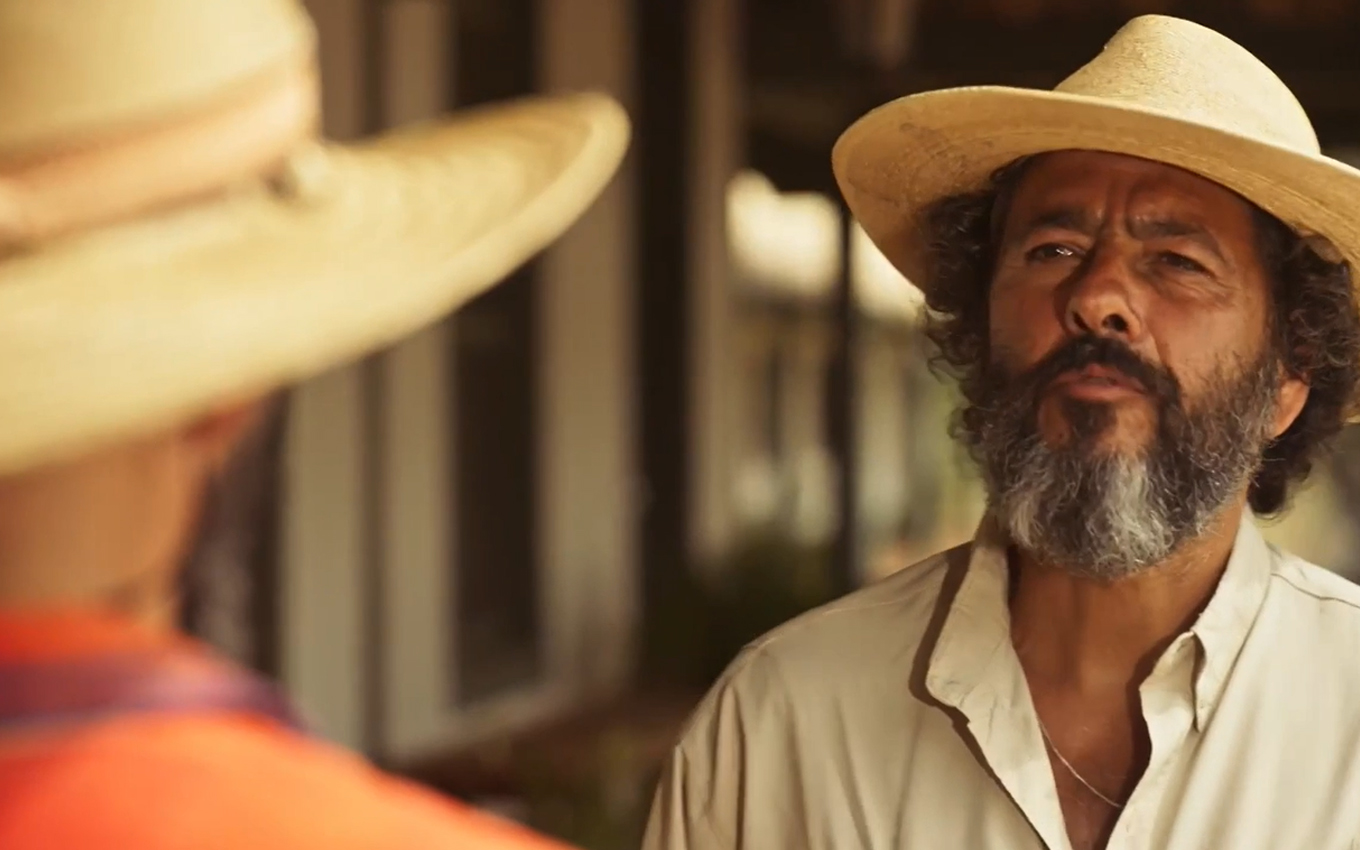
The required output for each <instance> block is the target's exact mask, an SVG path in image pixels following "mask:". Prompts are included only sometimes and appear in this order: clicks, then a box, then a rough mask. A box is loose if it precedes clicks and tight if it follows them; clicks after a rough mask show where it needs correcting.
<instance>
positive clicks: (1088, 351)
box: [1016, 336, 1181, 405]
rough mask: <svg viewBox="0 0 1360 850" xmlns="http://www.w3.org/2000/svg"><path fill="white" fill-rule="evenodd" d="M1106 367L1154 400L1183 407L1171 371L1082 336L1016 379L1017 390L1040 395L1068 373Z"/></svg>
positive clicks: (1111, 342)
mask: <svg viewBox="0 0 1360 850" xmlns="http://www.w3.org/2000/svg"><path fill="white" fill-rule="evenodd" d="M1087 366H1103V367H1105V368H1108V369H1114V370H1116V371H1119V372H1122V373H1123V374H1124V375H1125V376H1126V377H1128V378H1131V379H1132V380H1134V381H1137V382H1138V383H1139V384H1141V385H1142V387H1143V389H1144V390H1146V391H1147V392H1148V394H1150V395H1151V396H1152V397H1153V398H1156V399H1159V400H1161V401H1163V402H1165V403H1168V404H1171V405H1179V404H1180V400H1181V385H1180V382H1179V381H1177V380H1176V377H1175V376H1174V375H1172V374H1171V372H1170V371H1168V370H1166V369H1163V368H1160V367H1158V366H1154V365H1153V364H1151V363H1149V362H1147V361H1146V360H1144V359H1143V358H1141V357H1139V356H1138V355H1137V354H1136V353H1134V351H1133V349H1131V348H1129V347H1128V346H1127V345H1125V344H1124V343H1123V342H1120V341H1119V340H1117V339H1112V338H1109V337H1096V336H1080V337H1074V338H1072V339H1071V340H1069V341H1068V342H1065V343H1063V344H1062V345H1061V346H1059V347H1058V348H1056V349H1054V350H1053V351H1051V352H1049V353H1048V354H1047V355H1045V356H1044V358H1043V359H1042V360H1040V361H1039V362H1038V363H1036V364H1034V365H1033V366H1031V367H1030V368H1029V369H1027V370H1025V371H1024V372H1021V373H1020V374H1019V375H1017V376H1016V383H1017V384H1018V386H1017V387H1016V389H1019V390H1022V391H1023V392H1024V394H1026V395H1036V394H1038V393H1039V392H1041V391H1042V390H1043V389H1044V388H1045V387H1047V386H1048V385H1049V384H1051V383H1053V382H1054V381H1055V380H1057V379H1058V378H1059V377H1060V376H1061V375H1063V374H1064V373H1067V372H1073V371H1076V370H1079V369H1084V368H1086V367H1087Z"/></svg>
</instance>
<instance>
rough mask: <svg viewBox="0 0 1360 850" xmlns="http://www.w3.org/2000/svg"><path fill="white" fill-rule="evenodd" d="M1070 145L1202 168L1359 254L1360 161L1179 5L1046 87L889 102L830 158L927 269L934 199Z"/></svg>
mask: <svg viewBox="0 0 1360 850" xmlns="http://www.w3.org/2000/svg"><path fill="white" fill-rule="evenodd" d="M1071 149H1085V150H1097V151H1107V152H1111V153H1120V154H1128V155H1131V156H1138V157H1142V158H1144V159H1150V160H1155V161H1158V162H1164V163H1167V164H1170V165H1175V166H1178V167H1180V168H1184V169H1186V170H1187V171H1192V172H1195V173H1197V174H1200V175H1202V176H1204V177H1207V178H1208V179H1210V180H1213V181H1214V182H1216V183H1219V184H1221V185H1223V186H1226V187H1228V188H1230V189H1233V190H1234V191H1236V192H1238V193H1239V194H1241V195H1242V196H1244V197H1246V198H1248V199H1249V200H1251V201H1253V202H1254V203H1256V204H1257V205H1258V206H1260V207H1262V208H1263V209H1265V210H1267V211H1269V212H1271V213H1273V214H1274V215H1275V216H1276V217H1277V218H1279V219H1281V220H1282V221H1284V222H1286V223H1287V224H1289V225H1291V226H1292V227H1293V228H1295V229H1296V230H1297V231H1298V232H1299V233H1300V234H1302V235H1304V236H1306V237H1311V236H1322V237H1325V239H1326V240H1328V241H1330V243H1331V245H1332V246H1333V247H1334V248H1335V249H1337V250H1338V251H1339V252H1340V254H1341V256H1343V257H1344V258H1345V259H1346V260H1348V261H1349V262H1350V264H1351V266H1352V267H1353V268H1354V267H1356V263H1357V260H1360V215H1358V214H1357V213H1360V201H1357V199H1358V198H1360V171H1357V170H1355V169H1354V168H1351V167H1349V166H1347V165H1344V164H1342V163H1339V162H1337V161H1335V160H1333V159H1329V158H1328V157H1325V156H1322V154H1321V152H1320V149H1319V147H1318V141H1317V135H1316V134H1315V133H1314V132H1313V127H1312V125H1311V124H1310V123H1309V121H1308V116H1307V115H1306V114H1304V111H1303V107H1301V106H1300V105H1299V102H1298V101H1297V100H1296V99H1295V98H1294V95H1293V94H1292V93H1291V92H1290V91H1289V89H1288V88H1287V87H1286V86H1285V84H1284V83H1283V82H1281V81H1280V79H1279V77H1277V76H1275V74H1274V73H1272V72H1271V70H1270V69H1269V68H1267V67H1266V66H1265V65H1264V64H1262V63H1261V61H1260V60H1258V59H1257V58H1256V57H1255V56H1252V55H1251V54H1250V53H1248V52H1247V51H1246V50H1244V49H1243V48H1242V47H1240V46H1239V45H1237V44H1236V43H1234V42H1232V41H1230V40H1229V39H1227V38H1225V37H1223V36H1222V35H1219V34H1218V33H1216V32H1214V31H1213V30H1210V29H1206V28H1205V27H1202V26H1200V25H1198V24H1194V23H1191V22H1189V21H1184V20H1180V19H1178V18H1169V17H1163V16H1159V15H1148V16H1144V17H1139V18H1135V19H1134V20H1132V21H1130V22H1129V23H1128V24H1127V25H1125V26H1124V27H1123V28H1122V29H1121V30H1119V32H1118V33H1116V34H1115V36H1114V37H1113V38H1112V39H1111V40H1110V42H1109V44H1107V45H1106V46H1105V49H1104V51H1102V52H1101V54H1100V55H1099V56H1097V57H1096V58H1095V59H1094V60H1092V61H1091V62H1090V63H1089V64H1088V65H1086V66H1085V67H1084V68H1082V69H1081V70H1079V71H1077V72H1076V73H1075V74H1073V75H1072V76H1070V77H1068V78H1067V79H1066V80H1064V81H1063V82H1062V83H1060V84H1059V85H1058V87H1057V88H1056V89H1055V90H1053V91H1051V92H1050V91H1036V90H1030V89H1017V88H1004V87H998V86H979V87H970V88H958V89H948V90H943V91H934V92H926V93H924V94H917V95H912V96H910V97H904V98H901V99H900V100H896V101H893V102H892V103H889V104H887V105H885V106H882V107H879V108H878V109H876V110H874V111H873V112H870V113H869V114H868V115H866V116H864V117H863V118H861V119H860V120H859V121H857V122H856V123H855V124H854V125H853V126H851V127H850V129H849V130H847V131H846V132H845V134H844V135H843V136H842V137H841V138H840V140H839V142H837V144H836V147H835V150H834V152H833V154H832V163H833V168H834V170H835V174H836V179H837V182H838V183H839V185H840V188H841V192H842V193H843V194H844V195H845V199H846V202H847V203H848V205H849V207H850V210H851V211H852V212H853V213H854V215H855V217H856V218H858V219H859V221H860V223H861V224H862V225H863V227H864V229H865V231H866V232H867V233H868V235H869V237H870V238H871V239H873V241H874V243H875V244H876V245H878V247H879V249H880V250H882V251H883V253H884V254H885V255H886V256H887V257H888V259H889V260H891V261H892V263H893V265H895V266H896V267H897V268H898V270H900V271H901V272H902V273H903V274H905V275H906V276H907V279H908V280H913V281H920V282H925V281H927V280H929V276H928V275H927V269H926V256H925V247H926V246H925V244H924V243H923V239H922V231H921V228H920V226H919V224H920V222H919V217H920V214H921V212H922V210H923V209H924V208H925V207H927V206H929V205H930V204H931V203H932V202H934V201H936V200H938V199H940V198H942V197H945V196H947V195H952V194H956V193H960V192H969V191H975V190H979V189H983V188H985V187H986V185H987V183H988V178H989V177H990V175H991V173H992V172H993V171H994V170H995V169H997V168H999V167H1001V166H1003V165H1006V164H1008V163H1010V162H1011V161H1013V160H1015V159H1017V158H1019V157H1022V156H1027V155H1031V154H1036V153H1042V152H1045V151H1054V150H1071ZM1319 244H1321V243H1319Z"/></svg>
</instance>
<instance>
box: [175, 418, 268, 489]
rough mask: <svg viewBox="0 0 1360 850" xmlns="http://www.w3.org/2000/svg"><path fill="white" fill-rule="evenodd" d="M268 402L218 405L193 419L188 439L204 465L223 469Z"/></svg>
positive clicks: (212, 468) (215, 469) (216, 471)
mask: <svg viewBox="0 0 1360 850" xmlns="http://www.w3.org/2000/svg"><path fill="white" fill-rule="evenodd" d="M264 406H265V403H264V402H263V401H261V400H253V401H249V402H244V403H242V404H236V405H232V406H231V407H224V408H219V409H217V410H214V411H212V412H211V413H208V414H205V415H203V416H200V417H199V418H198V419H196V420H194V422H193V423H191V424H190V425H189V427H188V428H186V429H185V431H184V439H185V442H186V443H187V444H188V445H189V446H190V447H191V448H192V449H194V451H195V452H196V453H197V454H199V455H200V457H202V458H203V461H204V466H205V468H206V469H207V470H208V471H209V472H211V473H213V474H218V473H220V472H222V471H223V470H224V469H225V468H226V466H227V464H228V462H230V460H231V457H232V454H233V452H235V450H236V447H237V446H238V445H240V443H241V441H242V440H243V439H245V437H246V435H247V434H249V433H250V430H251V429H252V428H254V427H255V426H256V425H257V424H258V423H259V422H260V420H261V418H262V417H263V413H264Z"/></svg>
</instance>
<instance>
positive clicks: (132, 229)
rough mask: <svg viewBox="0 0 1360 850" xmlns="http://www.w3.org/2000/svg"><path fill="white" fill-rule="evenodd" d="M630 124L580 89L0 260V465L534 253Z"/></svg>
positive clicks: (223, 383) (298, 358)
mask: <svg viewBox="0 0 1360 850" xmlns="http://www.w3.org/2000/svg"><path fill="white" fill-rule="evenodd" d="M627 141H628V121H627V118H626V116H625V115H624V113H623V111H622V110H621V109H620V108H619V107H618V106H617V105H616V104H615V103H614V102H613V101H612V100H610V99H608V98H605V97H602V96H594V95H574V96H564V97H558V98H551V99H548V98H545V99H538V100H533V101H524V102H521V103H517V104H512V105H509V106H501V107H496V108H491V109H485V110H479V111H470V112H467V113H464V114H463V116H461V117H459V118H456V119H454V120H452V121H446V122H441V123H435V124H430V125H426V126H422V127H418V128H414V129H411V130H407V131H402V132H400V133H396V134H392V135H389V136H386V137H383V138H380V139H378V140H376V141H374V142H371V143H368V144H364V145H362V146H358V147H348V148H347V147H340V146H331V145H322V146H319V147H318V148H317V150H316V151H315V152H314V156H312V157H310V161H309V162H307V163H304V165H306V166H307V167H305V168H300V169H298V179H299V185H300V186H301V189H300V190H299V191H298V192H297V193H296V194H295V195H293V196H289V195H288V194H287V193H279V192H277V191H272V190H270V189H269V188H268V187H265V186H259V187H253V188H251V189H248V190H242V191H240V192H237V193H234V194H232V195H230V196H227V197H222V198H219V199H215V200H213V201H211V202H207V203H203V204H198V205H195V206H193V207H190V208H184V209H178V210H175V211H173V212H169V213H166V214H162V215H158V216H154V217H150V218H145V219H141V220H138V221H135V222H131V223H126V224H121V225H116V226H111V227H105V228H102V229H99V230H96V231H92V232H88V233H84V234H81V235H79V236H74V237H68V238H62V239H58V240H55V241H53V242H50V243H48V244H45V245H43V246H41V248H39V249H37V250H34V251H32V252H30V253H27V254H23V255H19V256H12V257H9V258H6V259H3V260H0V410H3V411H4V417H5V426H4V428H2V429H0V474H5V473H13V472H17V471H22V470H24V469H26V468H30V467H35V466H39V465H42V464H46V463H50V462H56V461H61V460H64V459H67V458H69V457H72V456H74V455H78V454H80V453H83V452H86V451H90V450H93V449H96V448H98V447H100V446H102V445H104V444H107V443H112V442H115V441H118V440H120V439H127V438H132V437H136V436H138V435H141V434H146V433H152V432H155V431H156V430H158V429H161V428H166V427H171V426H172V425H174V424H176V423H178V422H180V421H184V420H186V419H188V418H191V417H192V416H194V415H197V414H200V413H202V412H204V411H205V410H207V409H210V408H211V407H213V406H215V405H218V404H222V403H223V402H224V401H233V400H236V399H247V398H250V397H252V396H253V395H255V394H258V393H264V392H269V391H271V390H273V389H276V388H279V387H282V386H286V385H288V384H290V383H292V382H295V381H297V380H299V379H301V378H304V377H307V376H309V375H312V374H315V373H318V372H320V371H323V370H325V369H326V368H328V367H330V366H332V365H337V364H339V363H342V362H345V361H348V360H350V359H353V358H355V357H357V356H359V355H362V354H363V353H365V352H367V351H370V350H373V349H376V348H379V347H382V346H385V345H387V344H390V343H393V342H395V341H397V340H399V339H400V338H402V337H404V336H406V335H408V334H410V333H412V332H414V331H416V330H418V329H419V328H421V327H422V326H424V325H426V324H428V323H430V322H432V321H434V320H435V319H437V318H439V317H440V316H442V315H444V314H446V313H448V312H450V311H452V310H453V309H455V308H456V307H458V306H459V305H460V304H462V303H463V302H465V301H467V300H468V299H470V298H472V297H474V296H475V295H477V294H479V293H481V292H482V291H484V290H486V289H487V288H489V287H490V286H491V285H493V284H494V283H495V282H496V281H498V280H500V279H502V278H503V277H505V276H506V275H507V274H509V273H510V272H511V271H513V270H514V269H515V268H516V267H517V266H519V265H520V264H521V263H523V262H524V261H525V260H527V259H528V258H529V257H531V256H532V255H533V254H535V253H537V252H538V251H540V250H541V249H542V248H544V247H546V246H547V245H548V244H549V243H550V242H551V241H552V240H554V239H555V238H556V237H557V236H559V235H560V234H561V233H562V232H563V231H564V230H566V229H567V227H568V226H570V225H571V224H572V223H573V222H574V221H575V220H576V219H577V218H578V217H579V216H580V215H581V214H582V213H583V212H584V210H585V209H586V208H587V207H588V205H589V204H590V203H591V202H592V201H593V200H594V199H595V197H596V196H597V195H598V194H599V193H600V191H601V190H602V189H603V187H604V186H605V185H606V184H607V183H608V182H609V180H610V178H611V177H612V176H613V174H614V172H615V171H616V169H617V167H618V166H619V163H620V161H621V160H622V157H623V155H624V151H625V148H626V146H627Z"/></svg>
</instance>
